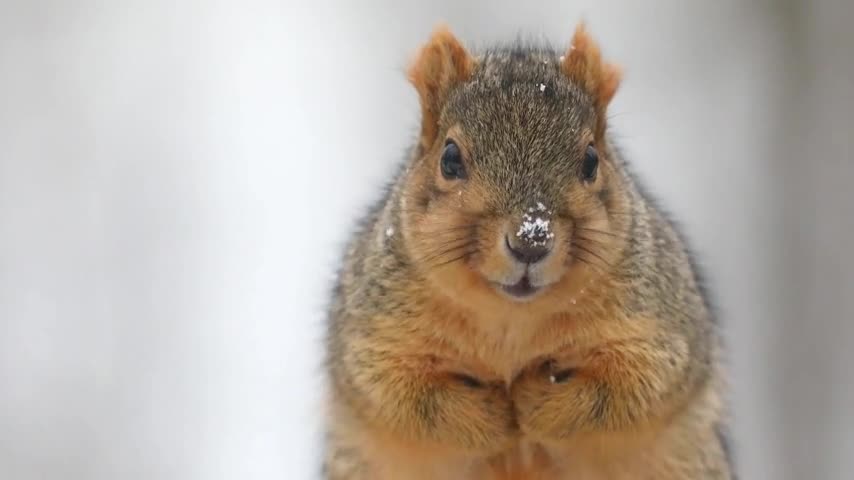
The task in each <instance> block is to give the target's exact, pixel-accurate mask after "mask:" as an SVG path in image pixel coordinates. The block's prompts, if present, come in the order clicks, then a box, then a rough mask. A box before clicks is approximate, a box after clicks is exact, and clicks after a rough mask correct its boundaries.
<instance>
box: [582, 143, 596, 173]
mask: <svg viewBox="0 0 854 480" xmlns="http://www.w3.org/2000/svg"><path fill="white" fill-rule="evenodd" d="M598 167H599V154H598V153H597V152H596V148H594V147H593V145H588V146H587V151H586V152H584V160H583V161H582V162H581V179H582V180H585V181H593V180H595V179H596V170H597V169H598Z"/></svg>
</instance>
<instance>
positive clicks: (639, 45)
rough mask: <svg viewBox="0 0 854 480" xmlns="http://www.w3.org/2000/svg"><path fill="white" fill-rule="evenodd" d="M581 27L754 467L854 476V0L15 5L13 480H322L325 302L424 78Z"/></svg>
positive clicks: (2, 206)
mask: <svg viewBox="0 0 854 480" xmlns="http://www.w3.org/2000/svg"><path fill="white" fill-rule="evenodd" d="M582 17H583V18H585V19H586V20H587V21H588V23H589V26H590V28H591V30H592V32H593V33H594V34H595V36H596V37H597V38H599V39H600V41H601V43H602V45H603V47H604V50H605V52H606V54H607V56H609V57H610V58H612V59H614V60H616V61H618V62H619V63H621V64H622V65H623V66H624V67H625V71H626V76H625V83H624V85H623V88H622V89H621V91H620V93H619V94H618V96H617V99H616V100H615V103H614V105H613V107H612V113H614V114H615V115H616V116H615V117H614V119H613V121H612V125H613V127H614V129H615V131H616V132H617V134H618V136H619V138H620V139H621V142H622V143H623V145H624V147H625V150H626V152H627V153H628V154H629V156H630V158H631V159H632V160H633V162H634V163H635V165H636V166H637V169H638V170H639V171H640V173H641V175H642V177H643V178H645V179H646V180H647V182H648V183H649V184H650V185H651V187H652V190H653V191H654V192H656V193H657V194H658V196H659V197H660V198H661V199H662V200H663V203H664V205H666V206H668V207H669V208H670V209H671V210H672V211H673V212H674V214H675V215H676V217H677V218H679V219H681V220H682V222H683V224H684V228H685V230H686V231H687V233H688V234H689V236H690V237H691V238H692V239H693V240H694V246H695V247H696V248H695V249H696V250H697V251H698V252H699V253H700V254H701V258H702V260H703V263H704V264H705V265H706V268H707V270H708V272H709V276H710V281H711V284H712V287H713V289H714V290H715V291H716V293H717V302H718V304H719V306H720V311H721V314H722V320H723V322H724V325H725V327H726V333H727V337H728V342H729V346H730V351H731V353H730V363H731V369H732V371H733V381H732V383H733V405H734V411H735V418H736V421H735V424H734V426H735V433H736V437H737V438H736V447H737V455H738V457H739V463H740V464H741V470H742V475H743V478H746V479H765V478H769V479H770V478H775V479H792V480H802V479H806V478H810V479H813V478H815V479H840V480H841V479H848V478H851V473H852V472H854V411H852V407H851V406H852V405H854V381H853V380H854V378H852V374H851V367H850V364H851V362H852V361H854V349H852V348H851V342H852V339H854V326H852V324H854V274H852V272H854V256H852V253H851V250H850V249H851V244H852V240H854V216H852V212H851V208H852V204H854V202H852V195H851V193H850V192H851V187H850V184H851V182H852V180H854V168H852V159H851V140H850V136H851V131H852V125H854V121H852V111H854V108H852V95H851V90H852V85H854V68H852V60H851V58H852V56H851V52H850V47H851V45H852V44H854V33H852V29H851V28H850V24H851V22H852V20H854V8H852V4H851V3H850V2H847V3H846V2H832V1H829V0H828V1H825V0H819V1H809V2H808V1H806V0H804V1H797V0H784V1H772V0H767V1H764V0H763V1H750V2H742V1H738V0H721V1H717V2H684V1H679V0H666V1H657V2H634V1H630V0H622V1H617V0H607V1H592V0H584V1H582V0H578V1H546V2H523V1H518V0H517V1H507V0H502V1H485V0H484V1H469V2H463V1H451V0H435V1H431V2H398V1H392V0H387V1H364V2H355V1H353V2H346V1H340V2H330V1H325V0H316V1H312V2H305V1H302V2H298V3H291V2H274V1H262V0H247V1H240V2H238V1H230V2H226V1H204V2H201V1H200V2H191V1H175V2H173V1H163V0H151V1H125V0H121V1H118V0H113V1H107V0H104V1H90V0H78V1H74V2H62V1H50V0H31V1H17V2H15V1H9V0H2V1H0V478H2V479H4V480H5V479H8V480H36V479H81V480H82V479H97V480H100V479H119V478H121V479H187V480H190V479H193V480H195V479H212V480H213V479H235V478H240V479H259V480H260V479H312V478H317V472H318V453H319V445H320V443H319V441H320V436H319V422H320V414H321V410H322V406H321V404H320V396H321V387H322V379H321V374H320V366H319V362H320V357H321V339H322V328H323V310H324V304H325V301H326V293H327V290H328V287H329V283H330V281H331V276H332V272H333V270H334V267H335V259H336V258H337V256H338V254H339V252H340V251H341V249H342V245H343V243H344V241H345V239H346V236H347V233H348V231H349V229H350V228H351V226H352V225H353V223H354V221H355V218H356V216H357V215H358V214H359V212H361V211H362V210H363V208H364V207H365V205H367V204H368V203H369V202H370V201H372V200H373V199H374V198H375V197H376V196H377V192H378V187H379V186H380V185H382V184H383V183H384V182H385V181H386V180H387V179H388V176H389V175H390V174H391V172H392V171H393V170H394V165H395V164H396V162H398V161H399V160H400V156H401V155H402V153H403V152H404V150H405V149H406V147H407V144H408V142H409V140H411V139H412V135H413V134H414V132H415V129H416V127H417V120H418V118H417V116H418V108H417V102H416V96H415V94H414V92H413V91H412V89H411V88H410V87H409V86H408V85H407V84H406V82H405V79H404V73H403V72H404V70H405V67H406V65H407V62H408V60H409V59H410V58H411V55H412V53H413V52H414V51H415V50H416V49H417V47H418V46H419V45H420V44H421V43H422V42H423V41H424V40H425V39H426V38H427V36H428V35H429V33H430V31H431V30H432V28H433V26H434V25H435V24H436V23H437V22H439V21H446V22H448V23H449V24H450V26H451V27H452V28H453V29H454V31H455V32H456V33H457V35H458V36H459V37H460V38H461V39H463V40H464V41H466V42H467V43H469V44H470V45H474V46H477V45H486V44H489V43H490V42H493V41H498V40H506V39H508V38H514V37H515V36H516V35H517V34H518V33H522V34H533V35H540V36H542V37H543V38H546V39H549V40H550V41H551V42H552V43H554V44H556V45H566V43H567V42H568V41H569V38H570V36H571V33H572V30H573V27H574V24H575V22H576V21H577V20H579V19H580V18H582Z"/></svg>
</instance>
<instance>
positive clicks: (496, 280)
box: [323, 22, 735, 480]
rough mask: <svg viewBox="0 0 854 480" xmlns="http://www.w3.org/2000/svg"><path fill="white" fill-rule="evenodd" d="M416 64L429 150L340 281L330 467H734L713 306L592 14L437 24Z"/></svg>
mask: <svg viewBox="0 0 854 480" xmlns="http://www.w3.org/2000/svg"><path fill="white" fill-rule="evenodd" d="M408 78H409V80H410V82H411V83H412V84H413V85H414V87H415V89H416V90H417V93H418V96H419V100H420V107H421V128H420V132H419V134H418V138H417V142H415V145H414V146H413V148H412V151H411V155H410V156H409V158H408V159H407V160H406V161H405V162H403V165H402V166H401V168H400V170H399V171H398V173H397V174H396V176H395V178H394V179H393V180H392V181H391V183H390V185H389V187H388V189H387V191H386V192H385V194H384V196H383V198H382V199H381V201H380V202H379V203H378V204H376V206H375V207H374V208H372V209H371V211H370V212H369V214H368V215H367V216H366V218H365V220H364V221H363V223H362V224H361V226H360V228H359V229H358V231H357V232H356V233H355V235H354V236H353V237H352V240H351V242H350V243H349V245H348V249H347V252H346V254H345V258H344V260H343V267H342V268H341V270H340V273H339V276H338V280H337V282H336V285H335V287H334V291H333V293H332V300H331V304H330V309H329V318H328V331H327V339H326V360H325V368H326V373H327V377H328V381H329V390H330V391H329V397H330V398H329V405H328V407H329V417H328V420H327V430H326V439H325V442H326V445H325V453H324V459H323V471H324V473H323V475H324V477H325V478H327V479H328V480H367V479H370V480H375V479H393V480H409V479H443V480H447V479H460V480H462V479H496V480H497V479H505V480H509V479H542V480H545V479H587V480H597V479H655V480H670V479H680V480H685V479H710V480H711V479H715V480H722V479H734V478H735V473H734V468H733V466H732V462H731V458H730V452H729V447H728V438H729V436H728V433H727V432H728V427H727V425H728V421H727V414H726V410H727V408H726V405H725V404H726V402H725V391H726V386H725V378H724V377H725V375H724V368H723V367H722V360H721V357H722V355H721V351H722V342H721V339H720V335H719V332H718V325H717V323H716V320H715V318H714V312H713V309H712V308H711V306H710V301H709V299H708V295H707V294H706V292H705V287H704V285H703V283H702V281H701V277H700V274H699V272H698V269H697V267H696V264H695V262H694V261H693V259H692V255H691V254H690V252H689V250H688V247H687V246H686V243H685V241H684V240H683V237H682V235H681V234H679V233H678V232H677V230H676V229H675V228H674V226H673V224H672V222H671V221H670V220H668V217H667V216H666V215H665V214H664V213H662V211H661V210H660V209H659V208H658V207H657V206H656V203H655V202H654V201H653V200H652V199H651V197H650V195H648V194H647V193H646V192H645V190H644V188H643V187H642V185H641V184H640V182H639V181H638V180H637V178H636V177H635V176H634V175H633V174H632V173H631V171H630V168H629V166H628V165H627V164H626V162H625V160H624V158H623V156H622V154H621V152H620V150H619V149H618V148H617V146H616V145H615V144H614V142H613V139H612V137H611V135H610V134H609V132H608V130H607V119H608V117H607V107H608V104H609V102H610V101H611V99H612V98H613V97H614V94H615V93H616V91H617V88H618V86H619V84H620V81H621V70H620V69H619V68H618V67H616V66H615V65H613V64H611V63H608V62H605V61H604V60H603V59H602V55H601V53H600V48H599V46H598V45H597V43H596V42H595V41H594V40H593V39H592V37H591V36H590V34H589V33H588V30H587V28H586V27H585V25H584V23H583V22H582V23H580V24H579V25H578V27H577V28H576V30H575V33H574V35H573V37H572V43H571V46H570V47H569V49H568V50H567V51H565V52H560V51H555V50H554V49H551V48H549V47H544V46H530V45H521V44H511V45H509V46H502V47H496V48H491V49H486V50H484V51H483V52H481V53H478V54H476V55H473V54H471V53H469V51H468V50H467V49H466V48H465V47H464V46H463V45H462V44H461V42H460V41H459V40H457V38H456V37H455V36H454V35H453V34H452V33H451V32H450V31H449V30H448V29H447V27H444V26H440V27H439V28H437V29H436V30H435V32H434V33H433V35H432V37H431V38H430V40H429V41H428V43H427V44H426V45H424V46H423V47H422V48H421V50H420V53H418V55H417V56H416V59H415V61H414V62H413V63H412V65H411V67H410V69H409V71H408Z"/></svg>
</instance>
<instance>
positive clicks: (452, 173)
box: [440, 140, 466, 180]
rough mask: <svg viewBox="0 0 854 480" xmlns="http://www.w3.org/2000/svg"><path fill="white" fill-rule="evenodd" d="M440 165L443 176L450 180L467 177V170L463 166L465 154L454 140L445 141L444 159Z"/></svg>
mask: <svg viewBox="0 0 854 480" xmlns="http://www.w3.org/2000/svg"><path fill="white" fill-rule="evenodd" d="M440 167H441V169H442V176H443V177H445V178H446V179H448V180H458V179H462V178H465V177H466V170H465V168H464V167H463V156H462V154H461V153H460V147H458V146H457V144H456V143H454V142H453V141H452V140H448V141H447V142H446V143H445V150H443V151H442V160H441V164H440Z"/></svg>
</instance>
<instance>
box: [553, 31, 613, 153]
mask: <svg viewBox="0 0 854 480" xmlns="http://www.w3.org/2000/svg"><path fill="white" fill-rule="evenodd" d="M561 68H562V69H563V73H564V74H566V76H567V77H569V79H570V80H572V81H573V82H575V83H576V84H578V85H579V86H580V87H581V88H583V89H584V90H586V91H587V93H589V94H590V95H591V96H592V97H593V103H594V107H595V108H596V117H597V120H596V136H597V137H600V136H601V135H602V134H603V133H604V132H605V118H606V116H605V111H606V109H607V107H608V103H610V102H611V99H612V98H614V94H615V93H617V88H618V87H619V86H620V78H621V77H622V74H621V72H620V68H619V67H617V66H616V65H613V64H610V63H606V62H603V61H602V54H601V52H600V50H599V45H597V44H596V41H595V40H593V38H592V37H591V36H590V34H589V33H587V27H586V26H585V25H584V23H583V22H582V23H579V24H578V27H576V29H575V34H574V35H573V36H572V45H571V46H570V47H569V52H567V54H566V55H565V56H564V60H563V63H562V65H561Z"/></svg>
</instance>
